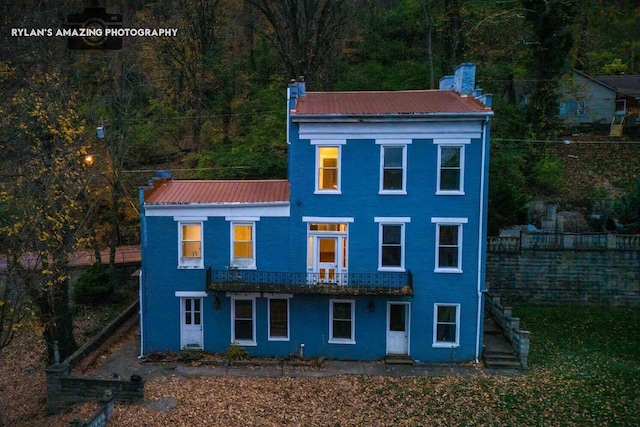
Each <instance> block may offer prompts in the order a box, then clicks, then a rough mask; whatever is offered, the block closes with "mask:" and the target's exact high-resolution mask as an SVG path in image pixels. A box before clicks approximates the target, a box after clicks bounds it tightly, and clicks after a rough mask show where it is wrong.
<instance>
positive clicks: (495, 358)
mask: <svg viewBox="0 0 640 427" xmlns="http://www.w3.org/2000/svg"><path fill="white" fill-rule="evenodd" d="M484 319H485V320H484V337H483V338H484V343H483V352H482V358H483V360H484V364H485V366H486V367H487V368H490V369H522V365H521V364H520V360H519V358H518V355H517V354H516V352H515V351H514V350H513V348H512V347H511V345H510V344H509V343H508V342H507V340H506V338H505V337H504V336H503V335H502V331H501V330H500V328H499V327H498V325H497V324H496V323H495V321H494V320H493V318H492V317H491V314H489V313H485V317H484Z"/></svg>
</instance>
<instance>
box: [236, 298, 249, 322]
mask: <svg viewBox="0 0 640 427" xmlns="http://www.w3.org/2000/svg"><path fill="white" fill-rule="evenodd" d="M252 306H253V301H251V300H237V301H236V319H251V317H252V315H253V310H252Z"/></svg>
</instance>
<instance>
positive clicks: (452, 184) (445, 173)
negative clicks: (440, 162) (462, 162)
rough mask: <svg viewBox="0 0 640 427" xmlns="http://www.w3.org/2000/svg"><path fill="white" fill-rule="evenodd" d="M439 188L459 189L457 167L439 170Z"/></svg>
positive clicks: (458, 171)
mask: <svg viewBox="0 0 640 427" xmlns="http://www.w3.org/2000/svg"><path fill="white" fill-rule="evenodd" d="M440 190H460V170H459V169H443V170H441V171H440Z"/></svg>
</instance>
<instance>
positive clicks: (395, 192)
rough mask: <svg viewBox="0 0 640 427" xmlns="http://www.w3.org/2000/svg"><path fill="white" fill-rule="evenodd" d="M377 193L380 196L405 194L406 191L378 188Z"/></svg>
mask: <svg viewBox="0 0 640 427" xmlns="http://www.w3.org/2000/svg"><path fill="white" fill-rule="evenodd" d="M378 194H380V195H381V196H406V195H407V192H406V191H405V190H380V191H378Z"/></svg>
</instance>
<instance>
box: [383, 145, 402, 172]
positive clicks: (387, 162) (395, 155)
mask: <svg viewBox="0 0 640 427" xmlns="http://www.w3.org/2000/svg"><path fill="white" fill-rule="evenodd" d="M402 150H403V148H402V147H385V148H384V167H385V168H389V167H397V168H401V167H402Z"/></svg>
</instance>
